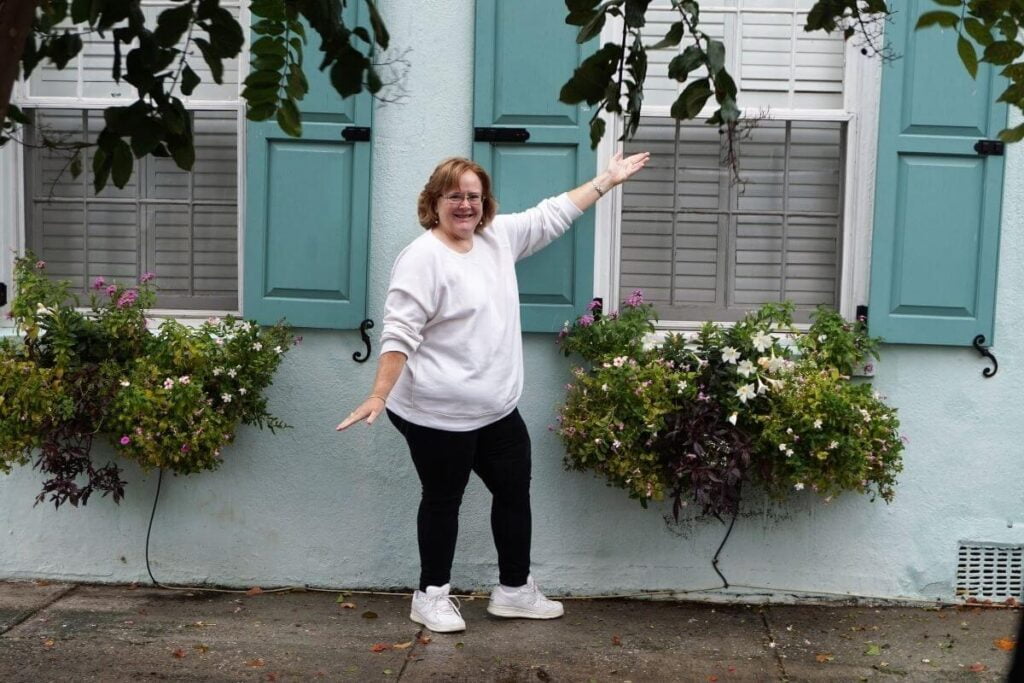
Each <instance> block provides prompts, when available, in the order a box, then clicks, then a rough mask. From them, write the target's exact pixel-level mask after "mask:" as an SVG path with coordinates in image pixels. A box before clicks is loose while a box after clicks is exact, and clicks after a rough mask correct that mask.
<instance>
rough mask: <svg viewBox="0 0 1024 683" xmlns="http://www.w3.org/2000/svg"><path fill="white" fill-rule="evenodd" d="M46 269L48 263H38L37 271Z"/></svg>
mask: <svg viewBox="0 0 1024 683" xmlns="http://www.w3.org/2000/svg"><path fill="white" fill-rule="evenodd" d="M45 267H46V261H36V270H42V269H43V268H45Z"/></svg>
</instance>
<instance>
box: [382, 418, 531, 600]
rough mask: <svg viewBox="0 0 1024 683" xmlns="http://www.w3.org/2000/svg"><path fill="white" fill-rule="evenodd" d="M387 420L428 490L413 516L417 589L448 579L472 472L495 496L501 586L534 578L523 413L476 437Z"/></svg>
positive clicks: (493, 513)
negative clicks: (405, 444) (406, 447)
mask: <svg viewBox="0 0 1024 683" xmlns="http://www.w3.org/2000/svg"><path fill="white" fill-rule="evenodd" d="M388 417H389V418H391V422H392V424H394V425H395V427H397V428H398V431H399V432H401V433H402V436H404V437H405V440H406V441H407V442H408V443H409V451H410V452H411V453H412V461H413V464H414V465H415V466H416V472H417V474H419V477H420V483H421V484H422V485H423V498H422V500H421V501H420V509H419V514H418V515H417V517H416V530H417V538H418V540H419V546H420V590H426V588H427V586H443V585H444V584H446V583H448V582H449V581H450V580H451V570H452V558H454V556H455V539H456V537H457V536H458V533H459V506H460V505H461V504H462V494H463V492H464V491H465V490H466V484H467V483H468V482H469V473H470V471H473V472H476V474H477V476H478V477H480V479H481V480H483V482H484V485H486V486H487V488H488V490H489V491H490V492H491V495H492V496H493V497H494V498H493V501H492V503H491V532H492V533H493V534H494V545H495V547H497V549H498V572H499V573H498V580H499V581H501V583H502V584H503V585H506V586H522V585H523V584H525V583H526V578H527V576H528V575H529V573H530V531H531V518H530V435H529V434H528V433H527V431H526V424H524V423H523V418H522V417H520V415H519V411H518V410H513V411H512V413H510V414H509V415H507V416H505V417H503V418H501V419H500V420H498V421H497V422H493V423H491V424H489V425H487V426H485V427H481V428H479V429H474V430H473V431H471V432H447V431H444V430H441V429H432V428H430V427H422V426H420V425H416V424H413V423H411V422H408V421H406V420H403V419H402V418H401V417H399V416H398V415H395V414H394V413H393V412H391V411H390V410H389V411H388Z"/></svg>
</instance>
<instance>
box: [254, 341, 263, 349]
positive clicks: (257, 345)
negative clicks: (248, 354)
mask: <svg viewBox="0 0 1024 683" xmlns="http://www.w3.org/2000/svg"><path fill="white" fill-rule="evenodd" d="M252 350H253V351H262V350H263V344H260V343H259V342H256V343H255V344H253V345H252Z"/></svg>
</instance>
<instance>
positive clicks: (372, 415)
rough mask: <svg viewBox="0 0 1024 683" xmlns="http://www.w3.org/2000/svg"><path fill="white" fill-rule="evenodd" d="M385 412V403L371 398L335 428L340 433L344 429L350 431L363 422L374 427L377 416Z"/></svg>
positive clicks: (373, 397)
mask: <svg viewBox="0 0 1024 683" xmlns="http://www.w3.org/2000/svg"><path fill="white" fill-rule="evenodd" d="M382 412H384V401H383V399H381V398H378V397H377V396H371V397H370V398H368V399H366V400H365V401H363V402H362V403H360V404H359V407H358V408H356V409H355V410H353V411H352V412H351V413H349V414H348V417H346V418H345V419H344V420H342V421H341V423H340V424H339V425H338V426H337V427H335V428H334V430H335V431H337V432H340V431H342V430H343V429H348V428H349V427H351V426H352V425H354V424H355V423H357V422H360V421H361V420H366V424H368V425H372V424H373V421H374V420H376V419H377V416H378V415H380V414H381V413H382Z"/></svg>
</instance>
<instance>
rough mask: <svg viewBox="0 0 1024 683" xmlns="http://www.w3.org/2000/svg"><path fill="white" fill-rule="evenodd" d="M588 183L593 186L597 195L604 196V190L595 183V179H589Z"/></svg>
mask: <svg viewBox="0 0 1024 683" xmlns="http://www.w3.org/2000/svg"><path fill="white" fill-rule="evenodd" d="M590 185H591V187H593V188H594V192H596V193H597V196H598V197H603V196H604V193H605V192H606V190H602V189H601V186H600V185H598V184H597V181H596V180H591V181H590Z"/></svg>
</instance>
